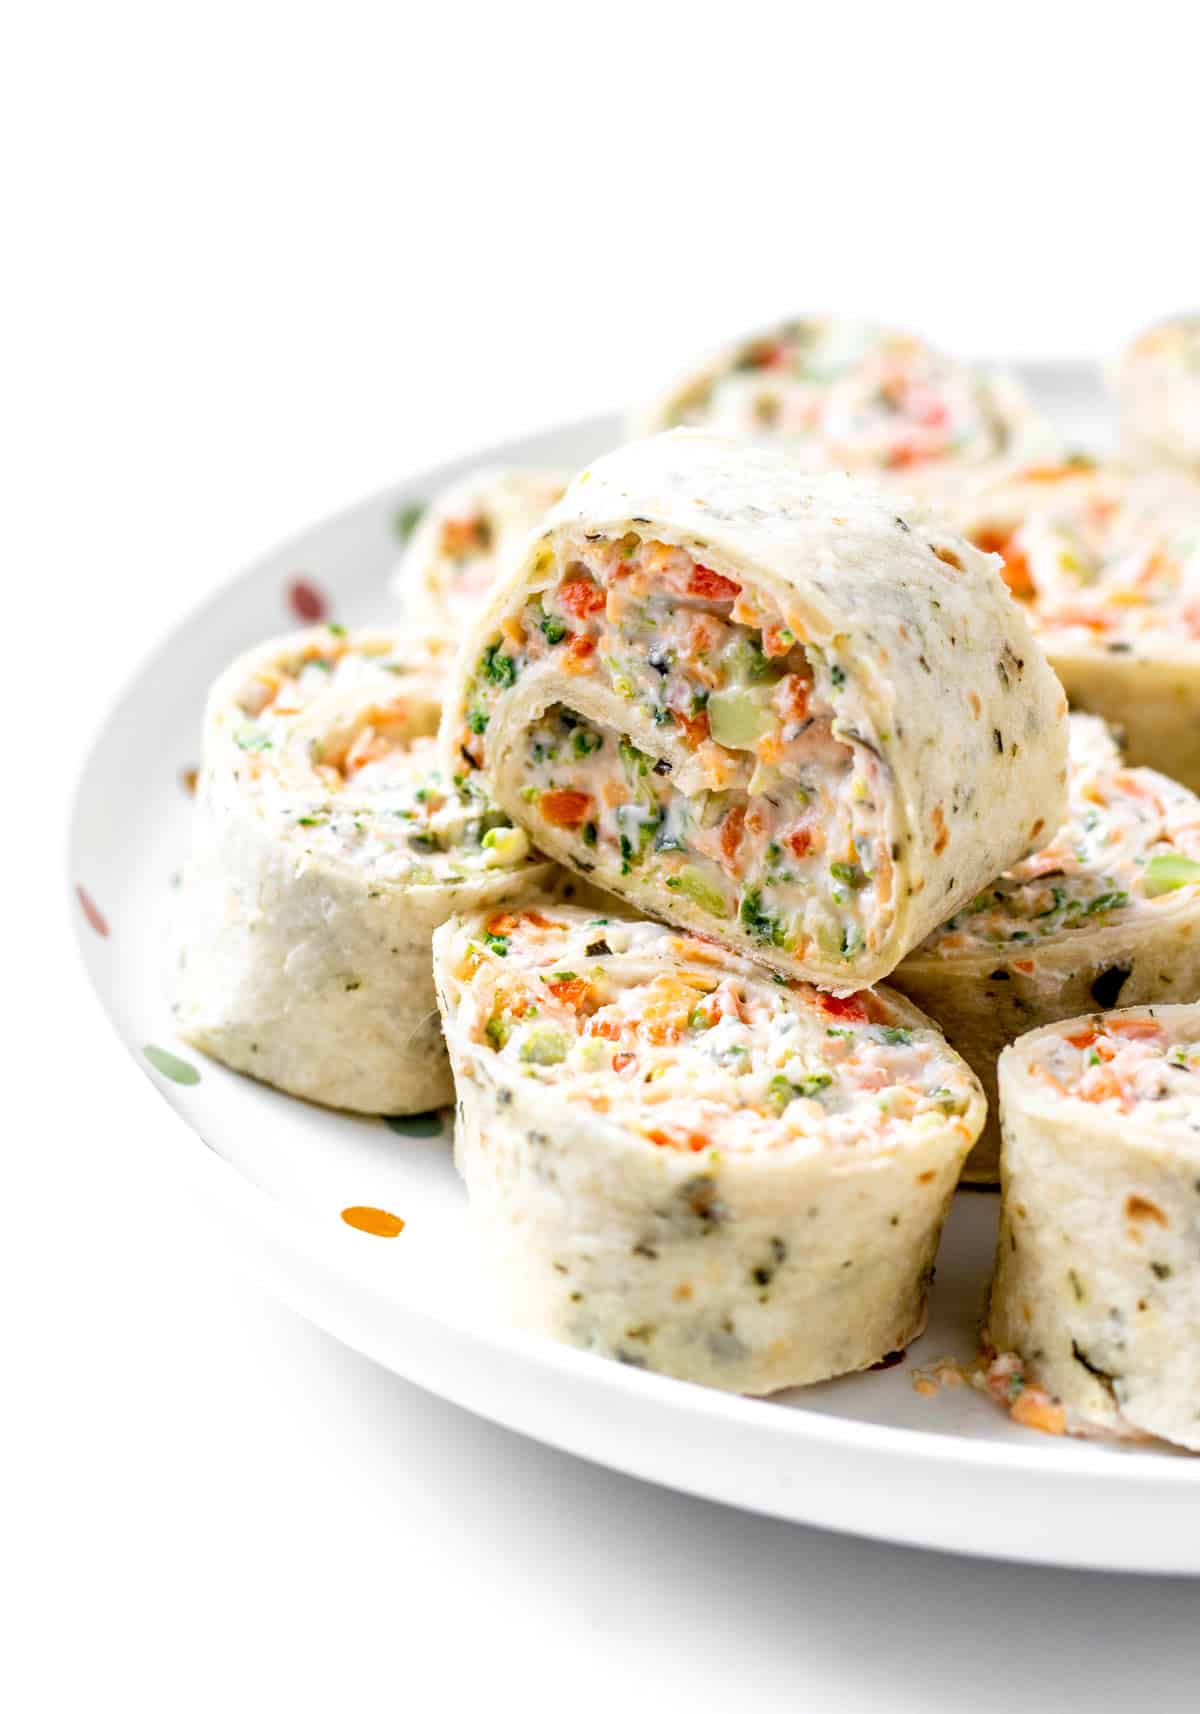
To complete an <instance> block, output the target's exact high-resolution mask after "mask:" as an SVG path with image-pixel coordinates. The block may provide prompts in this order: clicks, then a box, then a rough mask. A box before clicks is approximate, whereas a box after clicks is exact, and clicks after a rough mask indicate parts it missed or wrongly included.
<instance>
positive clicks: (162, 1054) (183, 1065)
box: [142, 1042, 200, 1084]
mask: <svg viewBox="0 0 1200 1714" xmlns="http://www.w3.org/2000/svg"><path fill="white" fill-rule="evenodd" d="M142 1052H143V1053H144V1054H145V1056H146V1058H147V1059H148V1060H149V1061H150V1064H151V1065H152V1066H153V1067H154V1069H155V1071H157V1072H158V1073H159V1075H160V1076H162V1077H169V1078H170V1080H171V1082H172V1083H184V1084H187V1083H199V1081H200V1073H199V1072H198V1071H197V1070H196V1067H195V1066H194V1065H190V1064H189V1063H188V1061H187V1060H186V1059H180V1057H179V1055H178V1054H175V1053H168V1052H167V1050H166V1048H165V1047H155V1045H154V1043H153V1042H147V1043H146V1045H145V1047H144V1048H143V1049H142Z"/></svg>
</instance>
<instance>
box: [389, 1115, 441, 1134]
mask: <svg viewBox="0 0 1200 1714" xmlns="http://www.w3.org/2000/svg"><path fill="white" fill-rule="evenodd" d="M383 1122H384V1124H385V1125H388V1126H389V1127H390V1128H391V1129H392V1130H393V1131H397V1132H399V1134H400V1135H401V1136H402V1137H440V1136H441V1134H442V1115H441V1114H440V1113H397V1114H389V1115H388V1117H387V1118H386V1119H385V1120H384V1121H383Z"/></svg>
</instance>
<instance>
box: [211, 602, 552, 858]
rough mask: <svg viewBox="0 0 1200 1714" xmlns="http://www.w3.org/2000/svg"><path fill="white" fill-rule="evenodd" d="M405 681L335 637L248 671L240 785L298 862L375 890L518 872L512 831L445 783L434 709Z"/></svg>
mask: <svg viewBox="0 0 1200 1714" xmlns="http://www.w3.org/2000/svg"><path fill="white" fill-rule="evenodd" d="M413 670H414V669H413V663H412V662H411V661H410V660H407V659H405V658H404V657H402V656H399V655H397V654H396V653H395V652H394V651H393V650H392V649H391V647H390V646H389V645H388V644H387V643H386V642H383V641H376V640H371V641H369V642H365V643H364V642H362V641H358V642H351V641H350V640H349V639H348V638H347V637H346V635H345V633H343V632H342V631H341V629H340V627H339V628H331V629H330V630H329V631H328V633H326V634H325V635H320V634H318V635H317V636H315V637H314V638H313V639H312V640H310V641H309V642H307V643H306V644H305V645H304V646H303V647H302V648H301V649H300V650H298V652H297V653H296V654H295V655H293V656H291V657H283V658H282V659H281V660H280V661H279V662H278V663H277V665H276V666H275V667H273V668H271V669H260V670H259V671H258V672H256V673H255V675H254V676H253V678H252V679H250V680H249V681H248V682H247V684H246V685H245V687H244V688H243V690H242V692H241V695H240V697H239V699H238V706H239V708H240V710H241V712H242V714H243V715H244V717H245V718H244V723H243V724H242V725H240V726H239V727H237V729H236V730H235V732H234V734H233V737H234V743H235V745H236V746H237V748H238V749H239V750H241V751H242V753H243V758H244V759H243V761H242V762H241V763H240V764H239V768H238V773H237V777H238V779H239V781H240V783H241V785H242V786H243V788H244V789H247V790H249V791H251V792H252V793H253V794H254V795H255V797H256V799H257V800H258V804H259V809H260V812H261V813H262V815H263V817H264V819H266V820H267V822H268V823H269V824H270V825H271V826H272V827H274V828H275V829H277V830H278V831H279V832H281V833H283V834H287V835H289V836H290V837H291V838H292V839H293V840H294V842H295V844H296V845H297V846H298V847H299V848H300V849H301V850H302V851H303V853H304V854H305V855H306V856H309V857H312V858H314V859H317V858H322V859H332V858H336V859H337V860H339V861H341V862H345V861H349V862H352V863H355V864H359V865H361V866H362V867H363V868H364V869H368V870H370V871H371V873H372V874H373V875H374V876H377V877H378V878H379V879H380V880H387V881H402V882H405V883H407V884H410V885H415V886H421V885H434V884H437V885H442V884H444V883H446V882H447V881H453V880H461V879H465V878H466V876H468V875H470V874H475V873H478V872H479V871H481V870H486V869H493V868H500V867H508V866H511V865H515V864H518V863H521V862H523V861H524V860H525V859H526V858H527V857H528V856H529V840H528V837H527V835H526V834H525V833H524V831H523V830H522V829H520V828H514V827H513V826H512V825H511V824H510V823H509V821H508V818H507V817H506V816H505V815H503V813H502V812H500V811H499V810H497V809H496V808H495V807H494V806H493V805H492V804H491V803H490V802H489V800H488V799H487V797H486V795H485V794H484V793H483V791H482V789H481V788H480V786H479V785H478V784H477V783H476V782H474V781H473V780H471V779H469V778H467V777H465V776H462V777H459V778H457V779H448V778H447V777H446V775H445V773H444V771H443V770H442V768H441V766H440V762H439V757H438V752H437V746H436V743H435V741H434V738H433V737H432V736H431V735H430V734H431V732H432V729H433V728H434V727H435V726H436V724H437V719H438V713H439V709H438V704H437V702H436V701H435V700H434V698H433V694H432V692H431V689H430V687H429V685H428V683H426V684H425V685H424V686H422V687H420V688H418V687H417V686H415V685H414V684H413V683H412V679H413ZM406 680H408V681H409V683H408V685H406V683H405V681H406Z"/></svg>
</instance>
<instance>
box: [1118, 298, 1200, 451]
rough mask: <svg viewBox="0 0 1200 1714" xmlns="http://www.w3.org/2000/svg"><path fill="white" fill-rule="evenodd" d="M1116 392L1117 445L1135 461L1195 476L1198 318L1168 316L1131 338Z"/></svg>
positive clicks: (1199, 419)
mask: <svg viewBox="0 0 1200 1714" xmlns="http://www.w3.org/2000/svg"><path fill="white" fill-rule="evenodd" d="M1116 393H1117V403H1118V406H1119V408H1120V412H1121V436H1122V441H1123V444H1124V448H1125V451H1126V453H1127V454H1128V455H1129V456H1130V457H1131V458H1132V459H1133V461H1134V462H1135V463H1138V464H1146V465H1162V464H1174V465H1178V466H1180V467H1181V468H1183V469H1185V470H1188V471H1190V472H1191V473H1192V474H1193V475H1194V476H1200V314H1192V315H1178V316H1172V317H1171V318H1170V319H1169V320H1167V321H1163V322H1160V323H1159V324H1158V325H1157V326H1156V327H1151V328H1149V329H1147V331H1146V332H1145V333H1143V334H1141V335H1140V336H1139V337H1138V338H1137V339H1135V340H1134V342H1133V344H1132V345H1131V346H1130V347H1129V349H1128V351H1127V352H1126V353H1125V355H1124V357H1123V358H1122V360H1121V364H1120V367H1119V369H1118V371H1117V375H1116Z"/></svg>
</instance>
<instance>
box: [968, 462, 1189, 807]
mask: <svg viewBox="0 0 1200 1714" xmlns="http://www.w3.org/2000/svg"><path fill="white" fill-rule="evenodd" d="M1047 474H1050V473H1049V472H1048V473H1047ZM959 518H960V525H961V527H962V528H963V530H964V533H965V534H966V535H968V536H969V537H970V539H971V540H973V541H974V542H976V544H977V545H979V546H982V547H985V548H988V549H993V548H994V549H998V550H999V552H1000V553H1001V554H1002V555H1003V557H1004V561H1005V573H1004V575H1005V578H1006V581H1007V582H1008V584H1009V586H1010V588H1011V589H1012V591H1013V593H1014V595H1016V596H1017V597H1018V598H1019V599H1020V600H1021V601H1023V602H1024V603H1025V605H1026V611H1027V613H1028V614H1029V618H1030V622H1031V624H1032V626H1033V629H1034V633H1035V635H1036V636H1037V638H1038V641H1039V642H1040V643H1041V645H1042V647H1043V648H1044V649H1045V651H1046V655H1047V657H1048V659H1049V661H1050V664H1051V665H1052V666H1053V667H1054V670H1055V672H1056V673H1057V674H1058V676H1059V679H1060V680H1061V681H1062V685H1063V688H1064V689H1065V691H1066V692H1067V695H1068V696H1069V697H1070V699H1071V702H1072V704H1073V705H1074V706H1076V707H1079V708H1084V709H1087V710H1088V711H1089V712H1090V713H1093V714H1099V715H1101V716H1103V717H1104V718H1105V719H1106V720H1110V721H1113V722H1116V723H1117V724H1119V725H1121V726H1122V727H1123V728H1124V731H1125V734H1126V739H1127V747H1128V754H1129V758H1130V761H1132V762H1135V763H1143V762H1144V763H1146V764H1147V765H1148V766H1150V767H1157V768H1161V769H1163V770H1164V771H1166V772H1168V773H1170V774H1171V775H1173V776H1174V777H1175V778H1176V779H1179V780H1182V781H1183V783H1184V784H1185V785H1188V786H1191V787H1192V789H1193V790H1200V485H1197V484H1196V483H1195V482H1192V481H1190V480H1189V479H1188V478H1186V477H1184V476H1182V475H1177V474H1174V475H1173V474H1162V473H1159V474H1157V475H1144V476H1140V477H1133V476H1130V475H1129V474H1128V473H1126V472H1121V471H1116V470H1111V469H1107V470H1106V469H1099V470H1095V471H1093V472H1090V473H1088V472H1086V471H1079V470H1072V469H1070V468H1069V467H1064V468H1063V469H1062V471H1061V474H1060V479H1059V480H1057V481H1052V480H1051V481H1040V482H1028V481H1027V482H1024V483H1016V484H1009V485H1001V486H1000V487H999V488H998V489H996V490H995V491H994V492H992V493H990V494H985V495H981V496H979V497H978V498H977V499H976V500H975V501H974V502H972V503H970V504H969V505H968V506H967V507H965V508H963V509H961V510H960V513H959Z"/></svg>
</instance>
